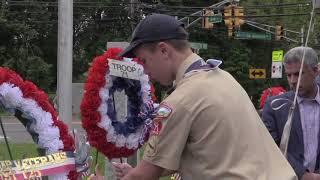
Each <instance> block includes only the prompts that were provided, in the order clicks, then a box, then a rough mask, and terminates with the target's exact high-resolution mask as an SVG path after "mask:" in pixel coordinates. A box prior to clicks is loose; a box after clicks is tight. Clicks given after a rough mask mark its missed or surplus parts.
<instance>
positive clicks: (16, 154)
mask: <svg viewBox="0 0 320 180" xmlns="http://www.w3.org/2000/svg"><path fill="white" fill-rule="evenodd" d="M10 149H11V153H12V157H13V159H24V158H31V157H37V156H40V155H39V154H38V151H37V146H36V145H35V144H31V143H19V144H10ZM140 152H141V153H140V156H142V154H143V152H142V151H140ZM91 155H92V158H93V163H94V164H95V162H96V149H95V148H92V149H91ZM9 159H10V156H9V153H8V150H7V147H6V144H5V143H3V142H0V161H3V160H9ZM104 160H105V158H104V156H103V155H102V154H101V153H99V155H98V164H99V169H100V170H101V172H102V173H104V164H105V163H104ZM93 169H94V167H93V166H92V168H91V172H93ZM161 180H170V177H163V178H161Z"/></svg>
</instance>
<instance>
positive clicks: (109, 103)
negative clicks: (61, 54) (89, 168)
mask: <svg viewBox="0 0 320 180" xmlns="http://www.w3.org/2000/svg"><path fill="white" fill-rule="evenodd" d="M121 51H122V49H120V48H110V49H108V50H107V51H106V52H105V53H104V54H103V55H101V56H98V57H96V58H95V59H94V61H93V63H92V66H91V67H90V69H89V73H88V78H87V81H86V84H85V91H84V97H83V100H82V103H81V115H82V125H83V128H84V129H85V130H86V131H87V134H88V140H89V142H90V144H91V145H92V146H94V147H96V148H97V150H98V151H100V152H102V153H103V154H104V155H105V156H107V157H108V158H109V159H113V158H121V157H128V156H130V155H132V154H133V153H134V152H135V151H136V150H137V149H138V148H139V147H141V146H142V145H143V144H144V142H145V141H146V140H147V139H148V137H149V130H150V128H151V126H152V117H153V114H154V111H155V107H156V104H154V102H153V97H152V91H153V88H152V85H151V84H150V82H149V77H148V76H147V75H146V74H144V72H143V66H142V65H141V63H140V62H139V61H138V59H129V58H122V57H118V54H119V53H120V52H121ZM112 69H113V70H114V69H119V70H121V71H118V73H119V72H120V73H121V74H118V75H115V74H114V73H112V72H114V71H112ZM128 73H129V74H130V75H129V76H128V77H127V75H128ZM111 74H112V75H111ZM119 76H120V77H119ZM133 76H135V77H134V78H132V77H133ZM130 78H131V79H130ZM117 91H118V92H119V91H122V92H124V93H125V94H126V96H127V97H128V99H127V107H123V108H125V110H126V112H127V116H126V117H125V118H124V119H118V118H117V115H116V114H117V112H116V110H115V108H114V107H115V103H117V102H115V101H114V98H113V95H114V93H116V92H117Z"/></svg>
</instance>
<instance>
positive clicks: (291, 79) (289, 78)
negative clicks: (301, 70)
mask: <svg viewBox="0 0 320 180" xmlns="http://www.w3.org/2000/svg"><path fill="white" fill-rule="evenodd" d="M288 81H289V83H290V84H292V85H295V84H297V82H298V77H297V76H290V77H288Z"/></svg>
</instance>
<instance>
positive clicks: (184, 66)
mask: <svg viewBox="0 0 320 180" xmlns="http://www.w3.org/2000/svg"><path fill="white" fill-rule="evenodd" d="M200 59H202V58H201V57H200V56H198V55H197V54H195V53H192V54H191V55H190V56H188V57H187V58H186V59H185V60H184V61H183V62H182V63H181V64H180V66H179V68H178V72H177V75H176V80H175V81H174V83H173V85H174V86H176V85H177V84H178V83H179V82H180V81H181V80H182V79H183V76H184V74H185V72H186V71H187V69H188V67H189V66H190V65H191V64H192V63H194V62H196V61H198V60H200Z"/></svg>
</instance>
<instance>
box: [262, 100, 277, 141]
mask: <svg viewBox="0 0 320 180" xmlns="http://www.w3.org/2000/svg"><path fill="white" fill-rule="evenodd" d="M271 99H272V98H269V99H268V100H267V101H266V103H265V105H264V107H263V111H262V121H263V123H264V125H265V126H266V127H267V129H268V131H269V133H270V134H271V136H272V138H273V139H274V141H275V142H276V143H277V145H279V144H280V139H281V134H280V135H279V133H278V128H277V125H276V121H277V119H276V117H275V114H274V111H273V110H272V108H271Z"/></svg>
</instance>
